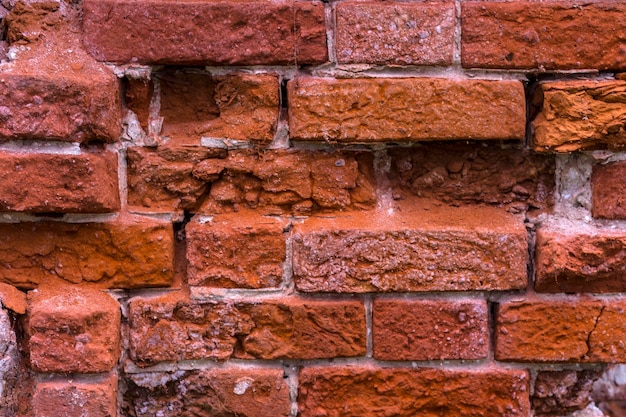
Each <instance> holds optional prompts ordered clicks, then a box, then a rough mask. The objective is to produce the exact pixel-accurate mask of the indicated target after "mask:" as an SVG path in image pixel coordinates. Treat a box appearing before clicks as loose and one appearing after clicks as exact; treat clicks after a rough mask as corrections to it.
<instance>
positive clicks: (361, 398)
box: [298, 366, 530, 417]
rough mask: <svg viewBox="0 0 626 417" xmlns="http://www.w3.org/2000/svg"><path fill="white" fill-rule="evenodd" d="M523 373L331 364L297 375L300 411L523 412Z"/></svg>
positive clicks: (526, 410)
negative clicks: (330, 365)
mask: <svg viewBox="0 0 626 417" xmlns="http://www.w3.org/2000/svg"><path fill="white" fill-rule="evenodd" d="M528 380H529V377H528V374H527V373H526V371H521V370H513V369H498V368H492V369H489V370H479V371H469V370H459V369H457V370H450V369H430V368H421V369H406V368H375V367H361V366H352V367H348V366H343V367H340V366H332V367H311V368H304V369H303V370H302V372H301V373H300V377H299V382H300V389H299V392H298V406H299V409H300V413H301V414H300V415H302V416H303V417H313V416H320V415H327V416H346V417H348V416H350V417H357V416H366V415H377V416H392V415H393V416H402V417H404V416H407V417H408V416H416V415H451V416H452V415H454V416H496V415H497V416H508V417H512V416H527V415H529V412H530V410H529V408H530V407H529V400H528V391H529V389H528Z"/></svg>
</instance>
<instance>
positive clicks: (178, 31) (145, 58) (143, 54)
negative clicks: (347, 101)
mask: <svg viewBox="0 0 626 417" xmlns="http://www.w3.org/2000/svg"><path fill="white" fill-rule="evenodd" d="M83 7H84V10H85V17H84V21H83V36H84V42H85V46H86V48H87V50H88V51H89V53H91V54H92V55H93V56H94V57H95V58H96V59H98V60H100V61H112V62H117V63H141V64H169V65H286V64H294V63H296V62H297V63H298V64H300V65H301V64H321V63H323V62H325V61H326V60H327V56H328V51H327V47H326V26H325V14H324V4H323V3H321V2H316V1H295V2H294V1H286V0H285V1H282V0H281V1H277V2H258V1H224V2H206V1H198V0H184V1H176V2H173V1H169V0H148V1H141V2H136V1H131V2H129V1H124V0H87V1H85V2H84V5H83ZM242 28H244V29H242Z"/></svg>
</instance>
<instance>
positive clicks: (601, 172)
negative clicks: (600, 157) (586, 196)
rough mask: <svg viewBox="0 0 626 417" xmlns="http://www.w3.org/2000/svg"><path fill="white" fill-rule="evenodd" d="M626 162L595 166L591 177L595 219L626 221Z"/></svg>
mask: <svg viewBox="0 0 626 417" xmlns="http://www.w3.org/2000/svg"><path fill="white" fill-rule="evenodd" d="M622 178H626V161H620V162H614V163H610V164H607V165H595V166H594V167H593V173H592V175H591V190H592V212H593V217H596V218H602V219H612V220H626V183H625V182H624V181H621V179H622Z"/></svg>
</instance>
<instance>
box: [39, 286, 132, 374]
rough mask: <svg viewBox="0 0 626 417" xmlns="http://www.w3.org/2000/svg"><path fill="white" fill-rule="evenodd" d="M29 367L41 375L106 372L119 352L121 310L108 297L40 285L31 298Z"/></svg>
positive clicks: (97, 291) (85, 291)
mask: <svg viewBox="0 0 626 417" xmlns="http://www.w3.org/2000/svg"><path fill="white" fill-rule="evenodd" d="M28 303H29V311H28V326H27V333H28V336H29V348H30V363H31V366H32V367H33V368H34V369H36V370H37V371H39V372H57V373H58V372H75V373H97V372H107V371H110V370H111V369H113V367H114V366H115V365H116V364H117V360H118V358H119V354H120V346H119V344H120V320H121V313H120V306H119V304H118V303H117V301H115V300H114V299H113V298H111V296H109V295H108V294H106V293H104V292H102V291H99V290H93V289H87V288H78V287H70V286H60V287H55V288H52V287H41V288H39V289H38V290H34V291H31V292H30V293H29V298H28Z"/></svg>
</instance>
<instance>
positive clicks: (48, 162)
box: [0, 152, 120, 213]
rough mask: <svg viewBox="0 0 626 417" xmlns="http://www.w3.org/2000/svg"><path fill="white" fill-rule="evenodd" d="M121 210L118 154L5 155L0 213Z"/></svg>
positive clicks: (0, 161) (0, 167)
mask: <svg viewBox="0 0 626 417" xmlns="http://www.w3.org/2000/svg"><path fill="white" fill-rule="evenodd" d="M119 208H120V197H119V190H118V180H117V154H115V153H112V152H105V153H103V154H98V153H81V154H79V155H55V154H40V153H13V152H0V211H26V212H34V213H106V212H111V211H116V210H119Z"/></svg>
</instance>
